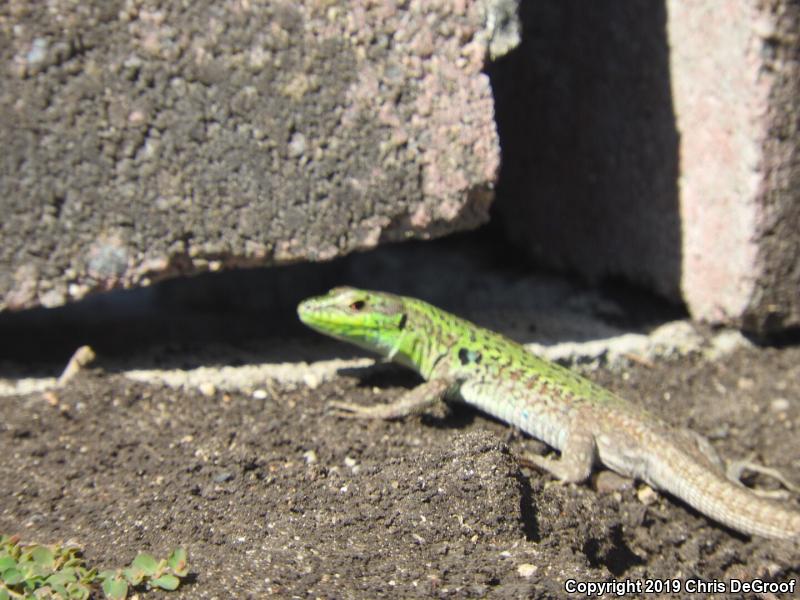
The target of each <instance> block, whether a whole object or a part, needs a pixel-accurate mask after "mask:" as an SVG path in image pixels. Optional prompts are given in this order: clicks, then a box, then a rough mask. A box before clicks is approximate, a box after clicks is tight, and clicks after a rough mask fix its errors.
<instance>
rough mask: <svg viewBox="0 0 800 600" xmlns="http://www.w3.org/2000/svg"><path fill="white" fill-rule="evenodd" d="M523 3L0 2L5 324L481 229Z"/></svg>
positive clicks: (1, 305) (0, 274) (0, 276)
mask: <svg viewBox="0 0 800 600" xmlns="http://www.w3.org/2000/svg"><path fill="white" fill-rule="evenodd" d="M514 5H515V2H509V1H507V0H493V1H488V0H487V1H485V2H464V1H457V2H451V1H445V0H438V1H434V2H417V1H414V2H407V3H399V2H398V3H393V2H377V3H376V2H369V1H367V0H356V1H354V2H347V3H338V2H320V1H316V0H304V1H301V2H258V1H252V2H251V1H241V2H217V1H215V0H198V1H193V2H182V3H176V2H166V1H162V2H149V3H145V5H140V3H131V2H127V3H118V2H107V1H106V0H94V1H86V2H61V3H56V4H52V3H43V2H42V3H39V2H27V1H21V0H10V1H8V2H4V3H2V4H0V57H2V65H3V68H2V70H0V146H2V152H0V214H2V219H0V236H1V237H2V244H1V245H0V310H3V309H7V308H23V307H30V306H35V305H37V304H43V305H46V306H56V305H59V304H62V303H64V302H67V301H69V300H74V299H78V298H81V297H82V296H84V295H85V294H87V293H88V292H90V291H93V290H98V289H108V288H112V287H120V286H124V287H128V286H133V285H138V284H144V283H148V282H150V281H153V280H156V279H161V278H165V277H168V276H170V275H173V274H176V273H193V272H199V271H204V270H209V269H211V270H215V269H221V268H225V267H230V266H240V265H266V264H280V263H286V262H291V261H298V260H325V259H330V258H333V257H335V256H338V255H341V254H345V253H348V252H352V251H354V250H357V249H363V248H370V247H372V246H375V245H376V244H377V243H378V242H382V241H391V240H397V239H405V238H409V237H431V236H437V235H442V234H444V233H447V232H450V231H454V230H460V229H468V228H472V227H475V226H477V225H479V224H481V223H483V222H485V221H486V219H487V218H488V206H489V204H490V202H491V199H492V186H493V184H494V181H495V177H496V171H497V168H498V162H499V148H498V141H497V134H496V130H495V124H494V120H493V100H492V96H491V90H490V86H489V81H488V78H487V76H486V75H485V74H483V73H482V68H483V66H484V62H485V58H486V55H487V53H488V52H492V53H494V54H501V53H502V52H504V51H507V50H508V49H510V48H511V47H513V45H514V40H515V39H518V32H517V36H516V38H515V31H516V30H515V29H514V27H513V19H512V20H511V25H509V21H508V19H506V18H505V17H504V15H507V14H508V12H509V7H512V8H513V6H514ZM511 14H513V11H512V13H511Z"/></svg>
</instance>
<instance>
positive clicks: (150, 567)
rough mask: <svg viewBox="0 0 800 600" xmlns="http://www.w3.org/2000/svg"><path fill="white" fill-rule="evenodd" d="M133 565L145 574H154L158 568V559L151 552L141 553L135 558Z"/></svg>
mask: <svg viewBox="0 0 800 600" xmlns="http://www.w3.org/2000/svg"><path fill="white" fill-rule="evenodd" d="M131 567H133V568H134V569H138V570H140V571H141V572H142V573H144V574H145V575H154V574H155V572H156V569H158V561H156V559H155V558H153V556H152V555H150V554H139V555H138V556H137V557H136V558H134V559H133V562H132V563H131Z"/></svg>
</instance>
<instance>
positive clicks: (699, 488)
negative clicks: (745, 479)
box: [652, 456, 800, 540]
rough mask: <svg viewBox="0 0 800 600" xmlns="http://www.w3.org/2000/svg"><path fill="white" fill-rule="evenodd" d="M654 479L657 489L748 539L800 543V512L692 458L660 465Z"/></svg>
mask: <svg viewBox="0 0 800 600" xmlns="http://www.w3.org/2000/svg"><path fill="white" fill-rule="evenodd" d="M676 458H677V457H676ZM653 475H654V477H652V479H653V483H654V484H655V486H656V487H658V488H660V489H663V490H665V491H667V492H669V493H670V494H673V495H674V496H677V497H678V498H680V499H681V500H683V501H684V502H686V503H687V504H688V505H689V506H691V507H692V508H694V509H696V510H698V511H700V512H701V513H703V514H705V515H707V516H708V517H710V518H712V519H714V520H715V521H718V522H719V523H722V524H723V525H727V526H728V527H730V528H732V529H735V530H737V531H741V532H742V533H746V534H748V535H759V536H762V537H767V538H775V539H797V540H800V511H797V510H793V509H792V508H790V507H788V506H787V505H786V504H784V503H782V502H778V501H775V500H770V499H767V498H762V497H760V496H757V495H756V494H754V493H753V492H752V491H750V490H749V489H747V488H746V487H744V486H743V485H741V484H737V483H734V482H732V481H730V480H729V479H727V478H726V477H724V476H723V475H721V474H719V473H717V472H715V471H712V470H710V469H708V468H706V467H705V466H703V465H701V464H699V463H697V462H695V461H694V460H690V459H689V458H688V457H685V456H682V457H681V458H679V459H678V460H673V461H671V462H670V463H666V462H664V463H662V464H660V465H659V468H657V469H655V470H654V472H653Z"/></svg>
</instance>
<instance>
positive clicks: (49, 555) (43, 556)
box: [31, 546, 56, 569]
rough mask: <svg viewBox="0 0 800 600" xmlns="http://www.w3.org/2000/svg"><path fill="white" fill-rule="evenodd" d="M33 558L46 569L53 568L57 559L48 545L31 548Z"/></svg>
mask: <svg viewBox="0 0 800 600" xmlns="http://www.w3.org/2000/svg"><path fill="white" fill-rule="evenodd" d="M31 558H32V559H33V562H35V563H36V564H37V566H39V567H41V568H45V569H52V568H53V564H54V563H55V561H56V557H55V555H54V554H53V551H52V550H50V548H48V547H46V546H36V547H35V548H34V549H33V550H31Z"/></svg>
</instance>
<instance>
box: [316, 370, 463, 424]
mask: <svg viewBox="0 0 800 600" xmlns="http://www.w3.org/2000/svg"><path fill="white" fill-rule="evenodd" d="M452 383H453V382H452V381H450V380H449V379H431V380H430V381H426V382H425V383H422V384H420V385H418V386H417V387H415V388H414V389H412V390H409V391H407V392H406V393H404V394H403V395H402V396H400V398H398V399H397V400H395V401H394V402H391V403H389V404H379V405H377V406H362V405H360V404H353V403H352V402H337V401H334V402H330V403H329V404H328V406H331V407H332V408H336V409H338V410H337V414H338V415H339V416H342V417H349V418H354V419H399V418H401V417H406V416H408V415H414V414H419V413H421V412H424V411H425V409H427V408H430V407H431V406H433V405H435V404H438V403H439V402H442V401H444V397H445V395H446V394H447V390H448V389H449V388H450V386H451V385H452Z"/></svg>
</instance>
